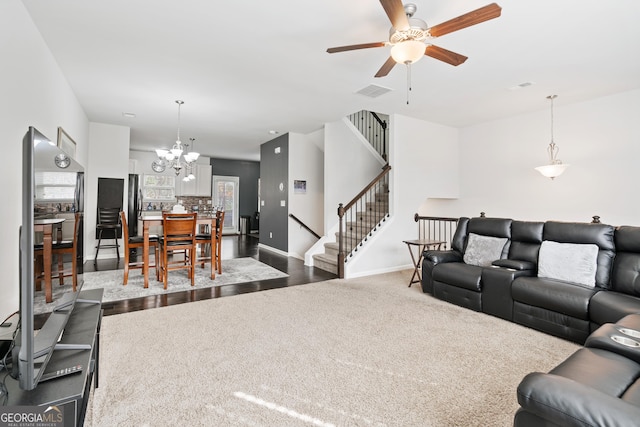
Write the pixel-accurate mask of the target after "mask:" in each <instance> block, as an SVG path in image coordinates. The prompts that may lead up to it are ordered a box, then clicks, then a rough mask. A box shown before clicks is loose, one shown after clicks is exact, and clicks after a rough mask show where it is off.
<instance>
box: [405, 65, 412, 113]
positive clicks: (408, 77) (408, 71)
mask: <svg viewBox="0 0 640 427" xmlns="http://www.w3.org/2000/svg"><path fill="white" fill-rule="evenodd" d="M405 64H407V105H409V92H411V62H409V61H407V62H405Z"/></svg>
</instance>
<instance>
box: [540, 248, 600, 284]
mask: <svg viewBox="0 0 640 427" xmlns="http://www.w3.org/2000/svg"><path fill="white" fill-rule="evenodd" d="M597 269H598V246H597V245H593V244H578V243H558V242H554V241H551V240H545V241H543V242H542V245H541V246H540V253H539V255H538V277H546V278H549V279H556V280H564V281H566V282H573V283H578V284H580V285H584V286H590V287H594V286H595V285H596V270H597Z"/></svg>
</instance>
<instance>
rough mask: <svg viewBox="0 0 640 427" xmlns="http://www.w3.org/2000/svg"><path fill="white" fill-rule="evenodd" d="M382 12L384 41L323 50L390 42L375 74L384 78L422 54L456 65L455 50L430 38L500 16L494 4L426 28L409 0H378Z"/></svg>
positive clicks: (461, 58) (459, 57) (462, 58)
mask: <svg viewBox="0 0 640 427" xmlns="http://www.w3.org/2000/svg"><path fill="white" fill-rule="evenodd" d="M380 3H381V4H382V7H383V8H384V11H385V12H386V13H387V16H388V17H389V20H390V21H391V25H392V27H391V29H390V30H389V41H388V42H374V43H364V44H355V45H349V46H339V47H332V48H329V49H327V52H328V53H337V52H345V51H348V50H357V49H368V48H372V47H384V46H388V45H391V46H392V48H391V56H390V57H389V59H387V61H386V62H385V63H384V64H383V65H382V67H381V68H380V69H379V70H378V72H377V73H376V75H375V76H376V77H384V76H386V75H387V74H389V72H390V71H391V69H392V68H393V67H394V65H396V64H407V65H410V64H413V63H415V62H417V61H418V60H420V58H422V57H423V56H424V55H427V56H430V57H432V58H435V59H438V60H440V61H443V62H446V63H447V64H451V65H453V66H458V65H460V64H462V63H463V62H464V61H466V60H467V57H466V56H464V55H460V54H459V53H455V52H451V51H450V50H447V49H443V48H441V47H438V46H435V45H433V44H432V41H433V40H434V39H435V38H437V37H440V36H443V35H445V34H449V33H452V32H454V31H458V30H461V29H463V28H466V27H470V26H472V25H476V24H479V23H481V22H484V21H488V20H490V19H494V18H497V17H499V16H500V13H501V11H502V8H501V7H500V6H498V5H497V4H496V3H491V4H489V5H487V6H484V7H481V8H480V9H476V10H474V11H472V12H468V13H465V14H464V15H460V16H458V17H457V18H453V19H450V20H448V21H446V22H443V23H441V24H438V25H435V26H433V27H428V26H427V23H426V22H425V21H423V20H422V19H418V18H414V17H413V15H414V13H415V12H416V9H417V6H416V5H415V4H412V3H407V4H406V5H404V6H403V5H402V0H380Z"/></svg>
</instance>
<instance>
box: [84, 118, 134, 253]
mask: <svg viewBox="0 0 640 427" xmlns="http://www.w3.org/2000/svg"><path fill="white" fill-rule="evenodd" d="M129 133H130V131H129V127H127V126H116V125H107V124H103V123H91V125H90V140H91V147H90V150H89V164H88V166H87V175H86V178H87V179H86V183H85V186H86V191H87V199H86V203H85V215H84V218H85V235H84V238H85V248H86V250H85V252H84V253H85V261H86V260H92V259H93V258H94V256H95V253H96V238H95V237H96V233H95V229H96V220H97V218H96V216H97V206H98V178H119V179H123V180H124V183H123V185H124V189H123V200H122V206H123V207H124V208H125V209H126V206H127V187H128V178H129ZM123 250H124V245H123V244H122V240H120V251H121V252H122V251H123ZM115 256H116V251H115V249H106V250H101V251H100V254H99V258H113V257H115Z"/></svg>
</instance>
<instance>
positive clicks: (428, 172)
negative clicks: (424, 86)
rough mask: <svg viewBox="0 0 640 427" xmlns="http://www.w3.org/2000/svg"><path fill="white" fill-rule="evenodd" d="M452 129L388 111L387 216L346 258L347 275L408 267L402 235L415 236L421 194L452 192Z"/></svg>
mask: <svg viewBox="0 0 640 427" xmlns="http://www.w3.org/2000/svg"><path fill="white" fill-rule="evenodd" d="M458 138H459V131H458V130H457V129H454V128H451V127H447V126H442V125H439V124H435V123H429V122H425V121H422V120H417V119H413V118H410V117H406V116H402V115H399V114H396V115H392V116H391V117H390V142H389V164H390V165H391V168H392V169H391V172H390V173H391V180H390V184H391V196H392V198H391V200H390V210H391V214H392V216H391V218H390V219H389V220H387V222H386V223H385V224H384V225H383V226H382V227H381V228H380V229H379V231H378V232H377V233H376V235H375V236H374V239H373V240H372V242H371V244H365V245H364V246H363V247H362V248H361V249H360V250H359V251H358V256H357V257H355V258H353V259H351V260H349V262H348V263H347V265H346V269H345V276H346V277H357V276H364V275H370V274H375V273H382V272H386V271H393V270H400V269H405V268H410V267H412V264H411V257H410V255H409V252H408V250H407V247H406V245H405V244H404V243H402V241H403V240H408V239H416V238H417V237H418V236H417V225H416V223H415V221H414V219H413V216H414V214H415V213H416V212H418V209H419V207H420V205H421V203H422V202H423V200H424V199H425V197H457V195H458V191H459V171H458V165H457V161H458V157H459V147H458Z"/></svg>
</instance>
